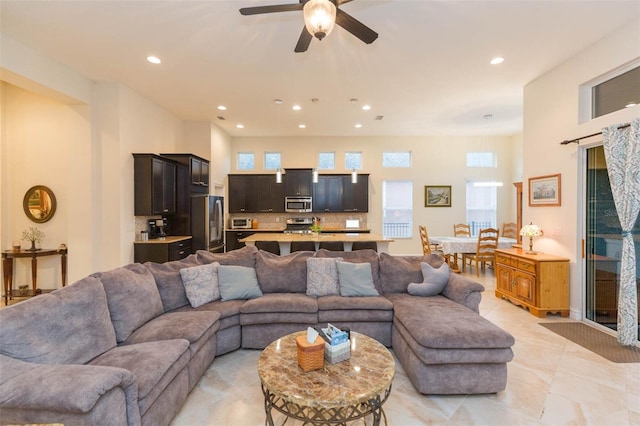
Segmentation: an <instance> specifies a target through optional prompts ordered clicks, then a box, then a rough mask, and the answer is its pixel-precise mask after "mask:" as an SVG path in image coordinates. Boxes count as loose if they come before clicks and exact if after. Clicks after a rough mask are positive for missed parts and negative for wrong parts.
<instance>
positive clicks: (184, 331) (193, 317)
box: [124, 311, 220, 356]
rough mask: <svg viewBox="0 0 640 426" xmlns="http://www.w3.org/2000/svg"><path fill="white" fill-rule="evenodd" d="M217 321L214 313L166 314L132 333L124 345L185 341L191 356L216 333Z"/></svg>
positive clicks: (217, 315)
mask: <svg viewBox="0 0 640 426" xmlns="http://www.w3.org/2000/svg"><path fill="white" fill-rule="evenodd" d="M219 319H220V314H219V313H218V312H214V311H209V312H207V311H191V312H168V313H166V314H162V315H160V316H159V317H156V318H154V319H152V320H151V321H149V322H148V323H146V324H145V325H143V326H142V327H140V328H139V329H137V330H136V331H134V332H133V333H132V334H131V336H129V338H128V339H127V340H126V341H125V342H124V344H125V345H131V344H136V343H144V342H155V341H160V340H171V339H185V340H187V341H188V342H189V351H190V352H191V356H193V355H194V354H195V353H196V352H198V350H199V349H200V348H201V347H202V345H204V343H205V342H206V341H207V340H209V339H210V338H211V336H212V335H213V334H214V333H215V332H216V331H218V329H219V327H220V322H219Z"/></svg>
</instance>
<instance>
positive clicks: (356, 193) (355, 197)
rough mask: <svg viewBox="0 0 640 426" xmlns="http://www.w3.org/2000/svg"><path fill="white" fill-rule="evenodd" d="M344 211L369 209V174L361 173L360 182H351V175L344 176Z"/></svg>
mask: <svg viewBox="0 0 640 426" xmlns="http://www.w3.org/2000/svg"><path fill="white" fill-rule="evenodd" d="M342 211H344V212H368V211H369V175H368V174H359V175H358V183H351V175H343V176H342Z"/></svg>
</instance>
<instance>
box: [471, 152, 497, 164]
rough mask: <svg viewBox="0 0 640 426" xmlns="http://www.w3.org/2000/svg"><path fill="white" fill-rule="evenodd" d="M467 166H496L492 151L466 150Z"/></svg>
mask: <svg viewBox="0 0 640 426" xmlns="http://www.w3.org/2000/svg"><path fill="white" fill-rule="evenodd" d="M467 167H498V162H497V160H496V155H495V153H493V152H467Z"/></svg>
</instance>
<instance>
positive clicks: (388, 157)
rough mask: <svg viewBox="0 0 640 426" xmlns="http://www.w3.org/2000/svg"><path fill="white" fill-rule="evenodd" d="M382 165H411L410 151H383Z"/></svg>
mask: <svg viewBox="0 0 640 426" xmlns="http://www.w3.org/2000/svg"><path fill="white" fill-rule="evenodd" d="M382 167H411V152H409V151H406V152H383V153H382Z"/></svg>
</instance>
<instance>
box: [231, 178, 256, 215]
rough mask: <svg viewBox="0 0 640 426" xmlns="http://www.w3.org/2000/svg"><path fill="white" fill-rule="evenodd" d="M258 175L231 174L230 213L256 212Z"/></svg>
mask: <svg viewBox="0 0 640 426" xmlns="http://www.w3.org/2000/svg"><path fill="white" fill-rule="evenodd" d="M256 201H257V200H256V176H255V175H229V213H248V212H255V210H256V209H257V204H256Z"/></svg>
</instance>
